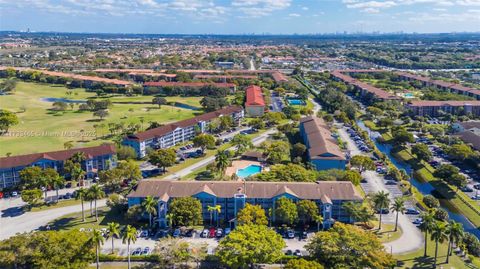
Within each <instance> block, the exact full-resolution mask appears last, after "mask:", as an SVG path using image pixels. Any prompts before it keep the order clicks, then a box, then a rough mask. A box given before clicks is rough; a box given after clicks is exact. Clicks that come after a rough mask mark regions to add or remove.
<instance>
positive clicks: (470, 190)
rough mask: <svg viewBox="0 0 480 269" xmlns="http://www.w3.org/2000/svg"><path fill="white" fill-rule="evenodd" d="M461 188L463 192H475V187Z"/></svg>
mask: <svg viewBox="0 0 480 269" xmlns="http://www.w3.org/2000/svg"><path fill="white" fill-rule="evenodd" d="M460 190H461V191H463V192H473V189H472V188H470V187H469V186H465V187H462V188H460Z"/></svg>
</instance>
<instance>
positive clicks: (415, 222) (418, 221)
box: [413, 218, 423, 225]
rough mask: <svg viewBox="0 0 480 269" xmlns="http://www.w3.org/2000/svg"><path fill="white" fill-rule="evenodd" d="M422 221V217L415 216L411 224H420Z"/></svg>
mask: <svg viewBox="0 0 480 269" xmlns="http://www.w3.org/2000/svg"><path fill="white" fill-rule="evenodd" d="M422 222H423V219H422V218H416V219H415V220H414V221H413V224H415V225H420V224H422Z"/></svg>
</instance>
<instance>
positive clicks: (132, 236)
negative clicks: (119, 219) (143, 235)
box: [122, 225, 137, 269]
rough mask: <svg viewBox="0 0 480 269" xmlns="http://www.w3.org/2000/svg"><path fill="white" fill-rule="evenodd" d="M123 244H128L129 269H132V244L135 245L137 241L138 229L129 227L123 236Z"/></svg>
mask: <svg viewBox="0 0 480 269" xmlns="http://www.w3.org/2000/svg"><path fill="white" fill-rule="evenodd" d="M122 239H123V243H124V244H125V242H127V252H128V269H130V243H135V241H137V229H135V228H134V227H132V226H130V225H127V228H126V229H125V232H124V233H123V236H122Z"/></svg>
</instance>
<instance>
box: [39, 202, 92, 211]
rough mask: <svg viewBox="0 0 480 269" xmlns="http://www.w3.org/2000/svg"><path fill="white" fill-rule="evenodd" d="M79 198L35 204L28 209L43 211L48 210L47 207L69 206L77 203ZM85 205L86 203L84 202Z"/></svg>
mask: <svg viewBox="0 0 480 269" xmlns="http://www.w3.org/2000/svg"><path fill="white" fill-rule="evenodd" d="M79 204H80V200H75V199H69V200H59V201H58V203H53V204H48V205H47V204H42V205H39V206H35V207H33V208H31V209H30V212H38V211H43V210H48V209H54V208H59V207H65V206H71V205H79ZM85 206H86V204H85ZM85 208H86V207H85Z"/></svg>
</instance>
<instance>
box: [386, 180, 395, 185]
mask: <svg viewBox="0 0 480 269" xmlns="http://www.w3.org/2000/svg"><path fill="white" fill-rule="evenodd" d="M385 185H397V182H396V181H394V180H388V181H387V182H385Z"/></svg>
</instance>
